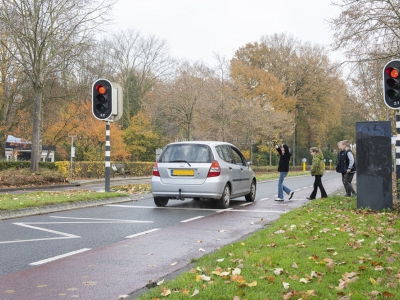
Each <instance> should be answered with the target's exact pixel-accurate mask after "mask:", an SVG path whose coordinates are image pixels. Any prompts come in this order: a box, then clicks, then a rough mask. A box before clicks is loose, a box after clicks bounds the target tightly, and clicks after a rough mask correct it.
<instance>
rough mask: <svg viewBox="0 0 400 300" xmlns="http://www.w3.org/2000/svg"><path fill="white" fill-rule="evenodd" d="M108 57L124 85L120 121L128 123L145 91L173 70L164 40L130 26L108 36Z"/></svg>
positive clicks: (142, 99) (139, 105)
mask: <svg viewBox="0 0 400 300" xmlns="http://www.w3.org/2000/svg"><path fill="white" fill-rule="evenodd" d="M107 44H108V48H109V49H110V50H111V51H110V54H111V59H112V61H113V63H114V66H115V71H116V73H117V74H118V81H119V82H120V83H121V85H122V87H124V114H123V117H122V120H121V121H122V124H123V126H124V127H125V128H126V127H128V126H129V123H130V121H131V118H132V117H133V116H134V115H136V114H137V113H138V111H139V110H141V109H142V104H143V101H144V98H145V95H146V93H147V92H148V91H149V90H150V89H151V88H152V87H153V86H154V84H155V83H156V82H157V81H158V80H160V79H162V78H165V77H166V76H168V75H170V74H171V73H172V70H173V67H172V66H173V64H174V61H173V59H172V58H171V57H170V56H169V48H168V46H167V43H166V41H164V40H160V39H159V38H157V37H155V36H153V35H151V36H148V37H144V36H142V35H141V34H140V32H138V31H135V30H133V29H128V30H126V31H119V32H117V33H115V34H113V35H112V37H111V38H110V39H109V40H107Z"/></svg>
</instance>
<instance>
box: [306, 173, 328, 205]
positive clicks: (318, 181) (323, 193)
mask: <svg viewBox="0 0 400 300" xmlns="http://www.w3.org/2000/svg"><path fill="white" fill-rule="evenodd" d="M314 177H315V180H314V190H313V191H312V193H311V195H310V198H311V199H315V197H316V196H317V191H318V188H319V190H320V192H321V198H326V197H328V195H327V194H326V191H325V188H324V186H323V185H322V175H315V176H314Z"/></svg>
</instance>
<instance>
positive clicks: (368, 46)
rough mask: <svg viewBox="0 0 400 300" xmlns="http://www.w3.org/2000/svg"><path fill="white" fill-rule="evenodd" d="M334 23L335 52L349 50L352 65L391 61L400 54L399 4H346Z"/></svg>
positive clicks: (390, 0)
mask: <svg viewBox="0 0 400 300" xmlns="http://www.w3.org/2000/svg"><path fill="white" fill-rule="evenodd" d="M333 4H334V5H336V6H338V7H340V8H341V9H342V12H341V14H340V15H339V17H337V18H336V19H333V20H331V28H332V29H333V31H334V32H335V35H334V36H335V43H334V49H345V50H347V52H346V54H347V56H348V57H349V58H350V60H351V61H360V60H366V59H382V58H383V59H388V58H392V57H395V56H399V54H400V42H399V41H400V10H399V8H400V1H399V0H342V1H339V2H334V3H333Z"/></svg>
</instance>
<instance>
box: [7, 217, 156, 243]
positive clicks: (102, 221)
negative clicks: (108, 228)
mask: <svg viewBox="0 0 400 300" xmlns="http://www.w3.org/2000/svg"><path fill="white" fill-rule="evenodd" d="M51 218H55V219H72V220H82V221H67V222H28V223H13V224H14V225H17V226H22V227H27V228H31V229H35V230H41V231H46V232H49V233H53V234H57V235H61V237H52V238H39V239H27V240H13V241H3V242H0V244H12V243H23V242H35V241H50V240H61V239H76V238H81V237H80V236H78V235H74V234H69V233H65V232H61V231H55V230H50V229H46V228H42V227H38V226H32V224H35V225H39V224H40V225H53V224H118V223H120V224H126V223H132V224H134V223H154V222H153V221H137V220H118V219H95V218H72V217H60V216H51ZM84 220H87V221H84Z"/></svg>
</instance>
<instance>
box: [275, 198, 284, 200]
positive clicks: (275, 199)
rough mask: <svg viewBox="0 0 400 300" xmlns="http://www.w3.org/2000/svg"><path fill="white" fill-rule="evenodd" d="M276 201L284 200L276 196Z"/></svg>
mask: <svg viewBox="0 0 400 300" xmlns="http://www.w3.org/2000/svg"><path fill="white" fill-rule="evenodd" d="M275 201H283V199H282V198H275Z"/></svg>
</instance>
